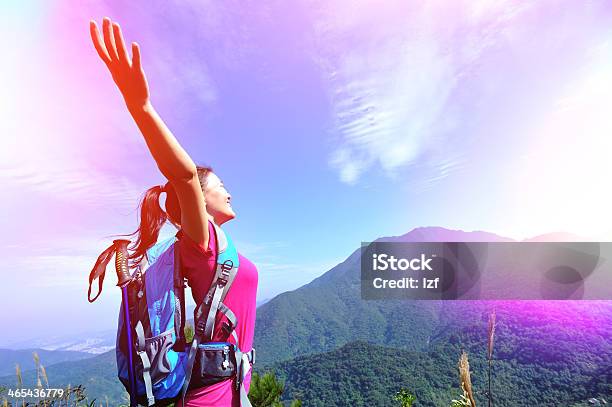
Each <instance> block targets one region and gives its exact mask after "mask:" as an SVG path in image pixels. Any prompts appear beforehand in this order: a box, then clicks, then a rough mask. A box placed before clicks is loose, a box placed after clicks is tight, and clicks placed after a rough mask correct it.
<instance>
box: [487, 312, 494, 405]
mask: <svg viewBox="0 0 612 407" xmlns="http://www.w3.org/2000/svg"><path fill="white" fill-rule="evenodd" d="M494 338H495V310H493V313H491V315H489V343H488V345H489V346H488V349H487V358H488V362H489V363H488V365H489V369H488V372H487V374H488V379H489V386H488V389H487V398H488V401H489V407H491V404H492V402H493V395H492V394H491V362H492V360H493V341H494Z"/></svg>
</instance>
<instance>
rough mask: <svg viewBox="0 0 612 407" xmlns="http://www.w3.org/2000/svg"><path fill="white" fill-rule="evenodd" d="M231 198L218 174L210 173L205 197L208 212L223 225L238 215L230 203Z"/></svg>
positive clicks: (218, 223)
mask: <svg viewBox="0 0 612 407" xmlns="http://www.w3.org/2000/svg"><path fill="white" fill-rule="evenodd" d="M231 198H232V196H231V195H230V194H229V192H227V190H226V189H225V186H223V182H222V181H221V180H220V179H219V177H217V174H215V173H214V172H211V173H209V174H208V176H207V177H206V192H205V193H204V199H205V200H206V212H208V214H209V215H210V216H211V217H212V218H213V220H214V222H215V223H216V224H217V225H222V224H223V223H225V222H227V221H228V220H232V219H234V218H235V217H236V214H235V213H234V210H233V209H232V206H231V205H230V199H231Z"/></svg>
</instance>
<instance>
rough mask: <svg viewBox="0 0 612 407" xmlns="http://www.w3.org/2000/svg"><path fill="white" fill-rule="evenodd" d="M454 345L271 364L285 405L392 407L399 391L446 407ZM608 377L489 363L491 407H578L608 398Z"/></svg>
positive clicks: (480, 387)
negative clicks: (292, 402) (299, 402)
mask: <svg viewBox="0 0 612 407" xmlns="http://www.w3.org/2000/svg"><path fill="white" fill-rule="evenodd" d="M460 354H461V346H460V345H459V344H458V343H455V344H452V345H450V346H446V347H444V349H443V350H442V349H440V350H436V351H432V352H428V353H421V352H410V351H404V350H398V349H396V348H390V347H382V346H379V345H373V344H369V343H366V342H363V341H358V342H351V343H348V344H346V345H345V346H343V347H342V348H340V349H337V350H334V351H332V352H326V353H320V354H316V355H311V356H303V357H298V358H296V359H293V360H289V361H285V362H280V363H277V364H275V365H274V367H273V370H274V371H275V373H276V374H277V375H278V376H279V377H281V378H282V379H284V380H285V391H284V393H283V396H282V399H283V400H285V401H289V400H292V399H294V398H299V399H301V400H302V402H303V403H304V405H305V406H309V407H330V406H338V407H344V406H354V407H358V406H364V407H365V406H377V407H387V406H388V407H396V406H398V404H397V402H395V401H394V400H393V395H394V394H395V393H396V392H397V391H399V390H400V389H401V388H406V389H409V390H410V391H411V392H412V393H413V394H414V395H415V396H416V397H417V401H416V402H415V406H423V407H438V406H448V405H450V401H451V400H452V399H457V398H458V396H459V378H458V370H457V361H458V359H459V355H460ZM483 356H484V355H483V352H474V353H471V354H470V355H469V359H470V370H471V372H472V376H471V377H472V385H473V388H474V391H475V398H476V405H478V406H486V405H487V401H486V398H485V396H484V394H483V391H484V390H485V388H486V365H487V364H486V360H485V358H484V357H483ZM609 372H610V369H609V368H608V373H607V374H608V375H607V377H606V376H603V375H602V376H600V375H594V376H593V377H592V380H591V381H589V380H588V379H589V377H587V376H584V375H581V374H578V373H576V372H573V371H571V370H560V371H558V370H556V369H555V368H554V367H550V366H549V367H544V366H539V365H538V364H535V363H516V362H508V361H495V362H494V364H493V378H492V392H493V394H494V396H495V406H500V407H514V406H551V407H552V406H564V407H573V406H586V405H588V404H587V400H588V399H589V398H591V397H593V396H596V395H600V396H601V395H610V394H612V393H610V381H609V380H610V373H609Z"/></svg>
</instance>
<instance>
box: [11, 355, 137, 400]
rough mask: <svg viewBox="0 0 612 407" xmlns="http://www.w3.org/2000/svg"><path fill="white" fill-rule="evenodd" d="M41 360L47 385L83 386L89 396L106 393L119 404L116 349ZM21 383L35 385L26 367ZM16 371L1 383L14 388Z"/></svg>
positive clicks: (120, 389)
mask: <svg viewBox="0 0 612 407" xmlns="http://www.w3.org/2000/svg"><path fill="white" fill-rule="evenodd" d="M41 363H43V364H44V365H45V369H46V371H47V376H48V378H49V387H50V388H57V387H65V386H67V385H68V384H70V385H72V386H75V385H78V384H82V385H84V386H85V388H86V391H87V395H88V396H89V399H90V400H91V399H92V398H94V397H95V398H97V399H98V400H102V401H104V400H105V396H108V399H109V405H114V406H116V405H119V403H120V401H122V400H123V395H124V394H127V392H125V390H124V388H123V385H122V384H121V383H120V382H119V379H117V363H116V361H115V350H112V351H108V352H106V353H102V354H100V355H97V356H94V357H90V358H88V359H83V360H78V361H71V362H61V363H56V364H53V365H49V364H48V363H47V362H46V361H45V359H44V358H43V357H42V356H41ZM22 376H23V386H24V387H26V388H27V387H35V386H36V371H35V370H26V371H24V372H22ZM16 381H17V380H16V378H15V374H14V373H13V374H12V375H9V376H3V377H0V386H6V387H9V388H15V385H16Z"/></svg>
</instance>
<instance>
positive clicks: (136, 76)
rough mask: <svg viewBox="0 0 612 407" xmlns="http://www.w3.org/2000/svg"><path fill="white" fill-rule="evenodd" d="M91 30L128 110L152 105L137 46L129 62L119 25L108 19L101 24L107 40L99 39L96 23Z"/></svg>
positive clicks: (92, 37) (95, 44)
mask: <svg viewBox="0 0 612 407" xmlns="http://www.w3.org/2000/svg"><path fill="white" fill-rule="evenodd" d="M89 29H90V33H91V39H92V41H93V43H94V47H95V48H96V51H97V52H98V55H99V56H100V58H101V59H102V61H104V63H105V64H106V66H107V67H108V70H109V71H110V73H111V75H112V76H113V80H114V81H115V84H116V85H117V87H118V88H119V91H120V92H121V94H122V95H123V99H124V100H125V103H126V104H127V106H128V108H130V107H140V106H144V105H145V104H147V103H148V102H149V86H148V85H147V78H146V76H145V73H144V70H143V69H142V66H141V64H140V48H139V47H138V44H137V43H135V42H133V43H132V58H130V57H129V55H128V53H127V51H126V49H125V42H124V41H123V35H122V34H121V27H119V24H117V23H112V22H111V20H110V19H109V18H108V17H105V18H104V20H102V31H103V33H104V40H102V38H101V36H100V31H99V30H98V26H97V25H96V22H95V21H93V20H92V21H90V23H89Z"/></svg>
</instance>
